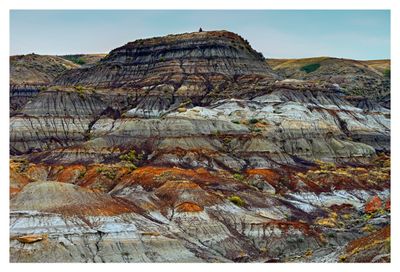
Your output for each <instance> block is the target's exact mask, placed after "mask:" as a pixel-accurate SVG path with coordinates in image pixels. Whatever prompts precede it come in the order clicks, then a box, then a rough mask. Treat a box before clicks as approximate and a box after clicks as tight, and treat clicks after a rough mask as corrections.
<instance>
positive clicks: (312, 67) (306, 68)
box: [300, 63, 321, 74]
mask: <svg viewBox="0 0 400 272" xmlns="http://www.w3.org/2000/svg"><path fill="white" fill-rule="evenodd" d="M320 66H321V64H319V63H312V64H308V65H304V66H303V67H301V68H300V71H304V72H306V73H307V74H309V73H312V72H314V71H316V70H317V69H318V68H319V67H320Z"/></svg>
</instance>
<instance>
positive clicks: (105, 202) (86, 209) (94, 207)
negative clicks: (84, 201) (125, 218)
mask: <svg viewBox="0 0 400 272" xmlns="http://www.w3.org/2000/svg"><path fill="white" fill-rule="evenodd" d="M93 193H94V194H100V193H96V192H93ZM45 211H46V212H51V213H60V214H62V215H64V216H78V217H80V216H113V215H119V214H123V213H130V212H138V210H137V208H136V207H135V206H133V204H132V203H130V202H128V201H125V200H122V199H115V198H111V197H105V198H104V199H99V201H98V202H95V203H91V204H89V205H68V204H66V205H65V206H63V207H57V208H54V209H46V210H45Z"/></svg>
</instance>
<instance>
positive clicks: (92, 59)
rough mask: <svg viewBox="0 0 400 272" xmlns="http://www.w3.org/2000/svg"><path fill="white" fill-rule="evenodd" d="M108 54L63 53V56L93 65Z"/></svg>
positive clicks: (80, 63)
mask: <svg viewBox="0 0 400 272" xmlns="http://www.w3.org/2000/svg"><path fill="white" fill-rule="evenodd" d="M105 56H107V54H76V55H62V56H60V57H61V58H64V59H66V60H69V61H72V62H73V63H76V64H78V65H91V64H94V63H96V62H98V61H99V60H101V59H102V58H104V57H105Z"/></svg>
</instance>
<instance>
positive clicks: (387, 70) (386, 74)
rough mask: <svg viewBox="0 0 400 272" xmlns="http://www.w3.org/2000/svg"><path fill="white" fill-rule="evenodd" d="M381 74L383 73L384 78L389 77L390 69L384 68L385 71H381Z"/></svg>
mask: <svg viewBox="0 0 400 272" xmlns="http://www.w3.org/2000/svg"><path fill="white" fill-rule="evenodd" d="M383 75H384V76H385V77H386V78H390V69H385V71H383Z"/></svg>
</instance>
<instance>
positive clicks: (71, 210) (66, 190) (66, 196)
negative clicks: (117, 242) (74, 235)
mask: <svg viewBox="0 0 400 272" xmlns="http://www.w3.org/2000/svg"><path fill="white" fill-rule="evenodd" d="M10 210H14V211H15V210H16V211H18V210H19V211H26V210H36V211H42V212H56V213H61V214H65V215H79V214H84V215H115V214H120V213H126V212H132V211H134V207H133V206H130V205H129V203H127V202H123V201H121V200H119V199H114V198H112V197H111V196H109V195H107V194H101V193H97V192H93V191H91V190H88V189H84V188H81V187H79V186H76V185H73V184H67V183H60V182H33V183H30V184H28V185H26V186H25V187H24V188H23V190H22V191H21V192H20V193H18V195H17V196H16V197H15V198H13V199H12V200H11V203H10Z"/></svg>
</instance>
